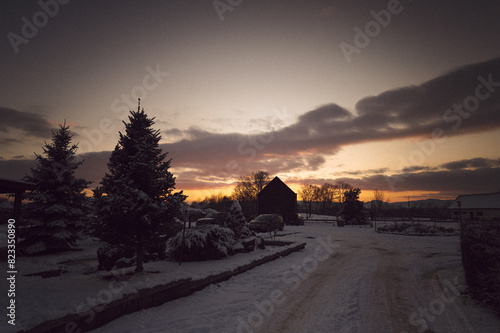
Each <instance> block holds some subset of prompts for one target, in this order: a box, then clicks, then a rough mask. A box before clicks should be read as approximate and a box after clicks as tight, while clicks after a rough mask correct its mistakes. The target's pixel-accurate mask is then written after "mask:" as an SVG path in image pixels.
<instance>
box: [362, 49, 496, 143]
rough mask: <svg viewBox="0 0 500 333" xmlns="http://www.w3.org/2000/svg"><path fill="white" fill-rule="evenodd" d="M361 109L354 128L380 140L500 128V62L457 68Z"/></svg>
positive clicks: (375, 99) (366, 103)
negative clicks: (366, 130)
mask: <svg viewBox="0 0 500 333" xmlns="http://www.w3.org/2000/svg"><path fill="white" fill-rule="evenodd" d="M356 110H357V111H358V114H359V116H358V117H357V118H356V119H355V120H354V124H355V127H356V128H365V129H368V130H369V132H370V133H372V134H374V133H376V134H377V135H375V136H380V137H381V138H391V137H392V138H396V137H404V136H415V135H418V136H420V135H427V136H430V134H431V133H432V131H433V130H434V129H435V128H441V129H443V130H444V131H445V134H446V135H449V136H453V135H461V134H465V133H472V132H478V131H484V130H488V129H494V128H498V127H500V112H499V110H500V58H495V59H493V60H490V61H485V62H482V63H478V64H473V65H468V66H464V67H462V68H458V69H456V70H454V71H452V72H450V73H447V74H445V75H442V76H440V77H437V78H435V79H433V80H430V81H427V82H425V83H423V84H421V85H419V86H410V87H403V88H399V89H394V90H390V91H386V92H384V93H382V94H380V95H378V96H370V97H366V98H364V99H362V100H360V101H359V102H358V103H357V104H356ZM375 138H376V137H373V139H375Z"/></svg>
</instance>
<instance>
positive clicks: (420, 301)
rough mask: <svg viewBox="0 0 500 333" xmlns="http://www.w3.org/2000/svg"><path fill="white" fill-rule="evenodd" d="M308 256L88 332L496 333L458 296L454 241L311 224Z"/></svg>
mask: <svg viewBox="0 0 500 333" xmlns="http://www.w3.org/2000/svg"><path fill="white" fill-rule="evenodd" d="M284 233H288V235H286V236H283V237H281V238H282V239H289V240H298V241H307V243H308V244H307V246H306V249H305V250H303V251H301V252H297V253H293V254H291V255H289V256H287V257H284V258H280V259H278V260H276V261H273V262H271V263H268V264H265V265H262V266H259V267H257V268H255V269H252V270H251V271H248V272H246V273H244V274H241V275H238V276H235V277H233V278H231V279H230V280H228V281H226V282H223V283H220V284H217V285H212V286H210V287H208V288H206V289H204V290H202V291H200V292H197V293H195V294H193V295H192V296H189V297H186V298H183V299H178V300H176V301H173V302H169V303H166V304H164V305H162V306H159V307H157V308H151V309H147V310H143V311H142V312H138V313H134V314H131V315H128V316H125V317H122V318H120V319H118V320H116V321H114V322H112V323H110V324H108V325H106V326H104V327H101V328H100V329H98V330H95V331H94V332H174V333H176V332H183V333H184V332H193V333H194V332H207V333H209V332H265V333H270V332H298V333H299V332H300V333H302V332H384V333H389V332H394V333H401V332H424V331H425V330H426V329H427V331H426V332H467V333H469V332H478V333H479V332H481V333H483V332H486V333H487V332H498V331H499V329H500V319H499V318H497V317H495V316H494V315H492V314H491V313H489V312H488V311H486V310H484V309H482V308H480V307H478V306H476V305H474V304H473V302H472V301H471V300H469V299H468V298H467V297H466V296H465V295H462V294H460V290H463V287H462V285H463V284H464V279H463V272H462V270H461V264H460V254H459V240H458V237H456V236H453V237H407V236H396V235H384V234H377V233H374V231H373V229H368V228H351V227H345V228H336V227H332V226H331V225H329V224H319V223H318V224H307V223H306V225H305V226H297V227H290V226H287V227H286V228H285V232H284Z"/></svg>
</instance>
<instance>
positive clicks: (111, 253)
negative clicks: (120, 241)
mask: <svg viewBox="0 0 500 333" xmlns="http://www.w3.org/2000/svg"><path fill="white" fill-rule="evenodd" d="M134 254H135V252H134V250H133V249H130V248H128V247H126V246H123V245H122V246H111V245H108V244H106V245H104V246H101V247H100V248H98V249H97V260H98V261H99V270H107V271H109V270H111V269H112V268H113V266H114V265H115V264H116V262H117V261H118V260H119V259H120V258H132V257H133V256H134Z"/></svg>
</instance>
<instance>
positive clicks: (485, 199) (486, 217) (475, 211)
mask: <svg viewBox="0 0 500 333" xmlns="http://www.w3.org/2000/svg"><path fill="white" fill-rule="evenodd" d="M459 203H460V208H459ZM448 209H449V210H450V211H451V218H452V219H453V220H455V221H459V220H460V211H461V212H462V221H500V192H498V193H485V194H465V195H459V196H458V197H457V198H456V199H455V201H454V202H453V203H452V204H451V205H450V206H449V207H448Z"/></svg>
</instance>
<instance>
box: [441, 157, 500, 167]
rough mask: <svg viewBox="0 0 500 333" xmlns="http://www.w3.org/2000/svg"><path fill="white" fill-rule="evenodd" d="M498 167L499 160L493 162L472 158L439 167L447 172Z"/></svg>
mask: <svg viewBox="0 0 500 333" xmlns="http://www.w3.org/2000/svg"><path fill="white" fill-rule="evenodd" d="M492 167H500V159H498V160H493V159H489V158H481V157H478V158H472V159H465V160H460V161H454V162H449V163H445V164H443V165H441V168H443V169H447V170H460V169H468V168H474V169H475V168H492Z"/></svg>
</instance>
